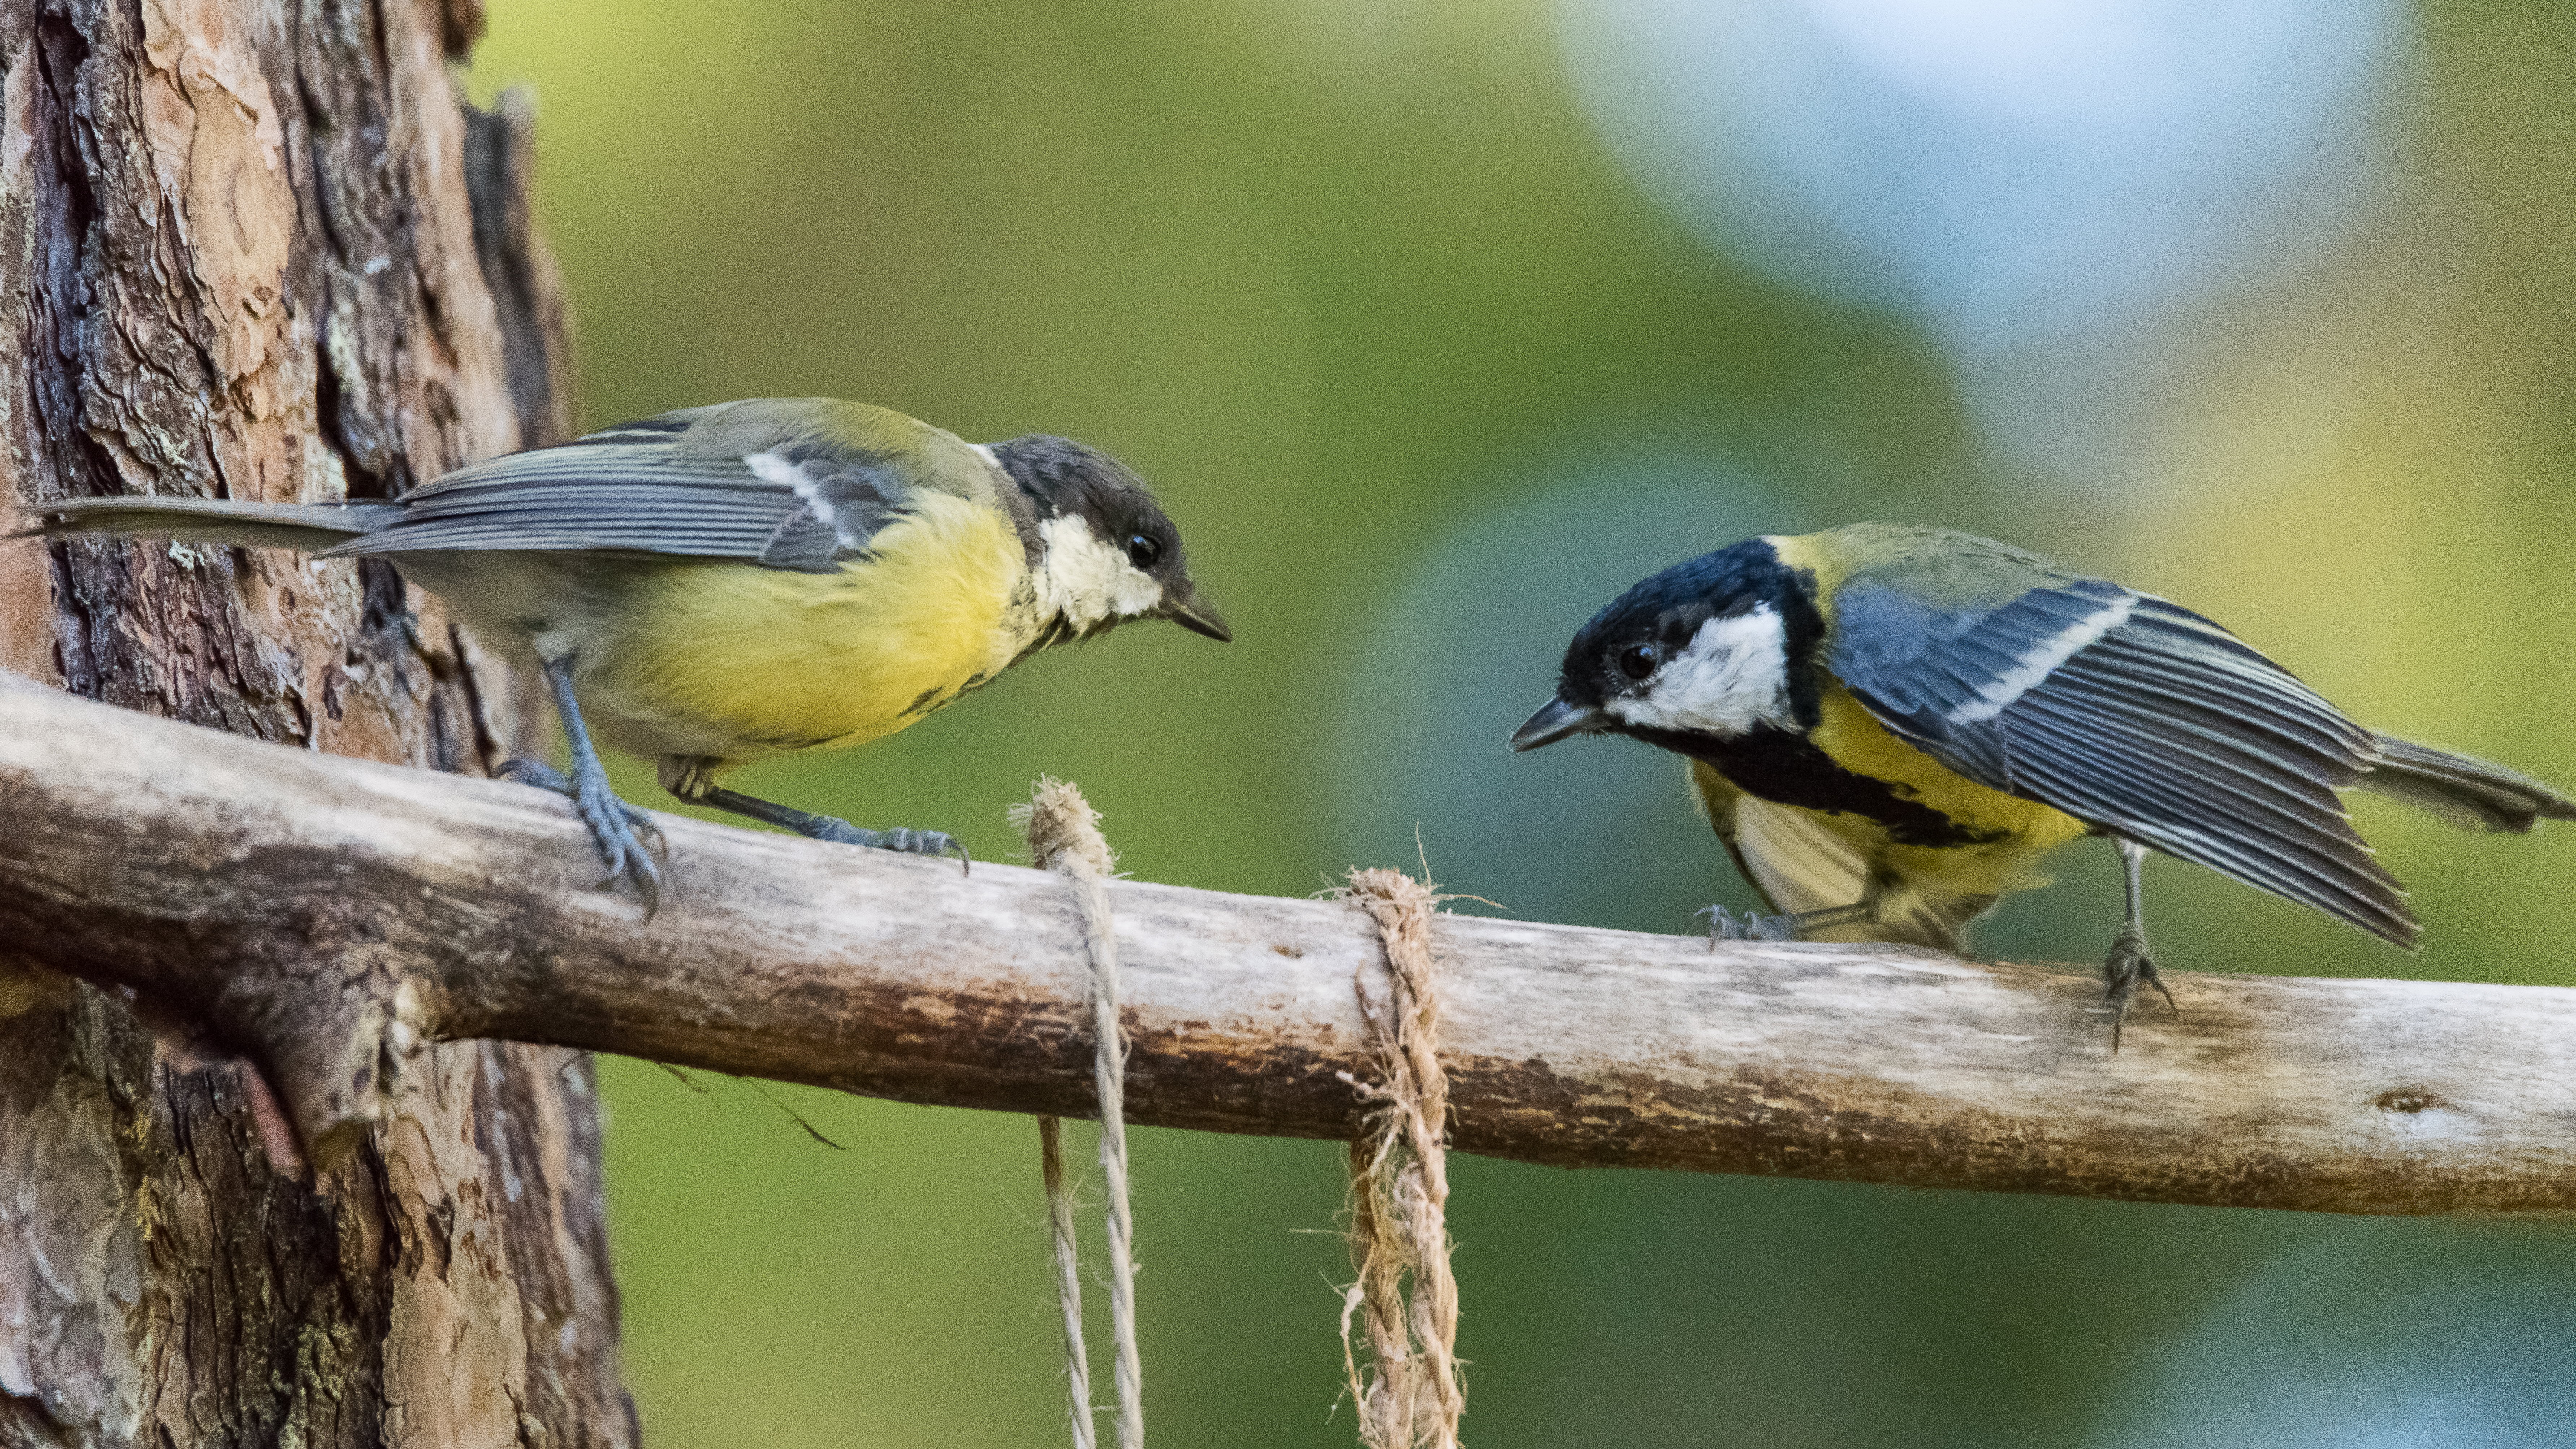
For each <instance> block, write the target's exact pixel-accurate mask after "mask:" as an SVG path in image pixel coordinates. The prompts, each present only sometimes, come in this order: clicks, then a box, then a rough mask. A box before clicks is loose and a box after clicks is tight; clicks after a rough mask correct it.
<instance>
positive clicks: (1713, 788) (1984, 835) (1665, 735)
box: [1511, 523, 2576, 1050]
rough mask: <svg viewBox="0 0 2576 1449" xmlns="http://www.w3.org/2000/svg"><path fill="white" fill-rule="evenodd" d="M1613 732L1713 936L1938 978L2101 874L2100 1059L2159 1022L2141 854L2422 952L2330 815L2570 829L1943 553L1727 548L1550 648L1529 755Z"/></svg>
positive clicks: (2386, 879)
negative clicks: (1725, 855) (1743, 901)
mask: <svg viewBox="0 0 2576 1449" xmlns="http://www.w3.org/2000/svg"><path fill="white" fill-rule="evenodd" d="M1575 734H1623V735H1628V736H1631V737H1633V738H1636V739H1641V740H1644V741H1646V742H1647V743H1649V744H1654V745H1659V746H1661V747H1663V748H1665V749H1667V750H1672V751H1674V752H1676V753H1678V754H1681V755H1684V756H1687V757H1688V758H1689V761H1690V764H1689V766H1688V774H1689V783H1690V789H1691V793H1692V795H1693V796H1694V798H1695V799H1696V801H1697V803H1698V805H1699V807H1700V809H1701V811H1702V812H1703V813H1704V814H1705V815H1706V816H1707V818H1708V821H1709V824H1710V825H1711V826H1712V827H1714V828H1715V830H1716V832H1717V835H1718V838H1719V839H1720V840H1722V841H1724V842H1725V843H1726V847H1727V850H1728V851H1729V853H1731V854H1732V855H1733V856H1734V858H1735V863H1736V866H1737V868H1738V869H1739V870H1741V871H1742V872H1743V874H1744V876H1745V878H1746V879H1747V880H1748V881H1750V882H1751V883H1752V884H1753V886H1754V887H1755V889H1756V890H1758V891H1760V892H1761V894H1762V897H1763V899H1764V900H1765V901H1766V902H1768V903H1769V905H1770V907H1771V909H1772V910H1774V911H1776V912H1779V913H1780V914H1777V915H1773V916H1770V917H1749V918H1747V919H1746V920H1745V921H1742V922H1738V921H1735V920H1734V919H1732V918H1731V917H1729V916H1728V915H1727V914H1726V913H1725V912H1723V911H1717V912H1714V915H1715V918H1716V922H1717V925H1716V929H1715V930H1714V931H1713V932H1712V936H1713V937H1720V938H1725V937H1734V938H1741V937H1745V936H1752V937H1758V938H1761V939H1768V940H1789V939H1795V938H1797V937H1800V936H1805V935H1811V934H1813V935H1819V936H1823V937H1825V938H1827V939H1840V940H1876V941H1898V942H1910V943H1913V944H1917V945H1926V946H1935V947H1939V948H1942V949H1945V950H1951V951H1958V950H1961V949H1963V947H1964V944H1965V942H1964V932H1965V928H1966V926H1967V924H1968V923H1969V922H1970V921H1971V920H1974V919H1975V918H1976V917H1977V916H1979V915H1981V914H1983V913H1984V912H1985V911H1986V910H1987V909H1988V908H1989V907H1991V906H1993V905H1994V903H1995V902H1996V900H1997V899H1998V898H2000V897H2001V896H2002V895H2003V894H2004V893H2005V892H2008V891H2014V890H2020V889H2024V888H2027V887H2030V886H2034V885H2042V884H2045V883H2046V882H2045V881H2044V880H2042V879H2041V878H2040V877H2039V876H2038V875H2037V874H2036V870H2035V868H2036V866H2037V864H2038V862H2039V860H2040V858H2041V857H2042V856H2044V855H2046V854H2047V853H2048V852H2050V851H2051V850H2053V849H2055V848H2056V847H2058V846H2060V845H2063V844H2065V843H2067V842H2069V841H2071V840H2074V839H2075V838H2077V837H2078V836H2084V835H2099V836H2107V837H2109V838H2110V840H2111V841H2112V842H2113V843H2114V844H2115V845H2116V846H2117V847H2118V848H2119V853H2120V859H2121V864H2122V866H2123V868H2124V870H2125V873H2126V879H2127V888H2128V889H2127V902H2128V904H2127V912H2126V916H2125V919H2124V920H2123V922H2122V924H2121V927H2120V932H2119V935H2118V936H2117V937H2116V938H2115V940H2114V942H2113V944H2112V947H2111V952H2110V956H2109V959H2108V960H2107V961H2106V963H2105V965H2104V971H2105V974H2106V976H2107V977H2108V989H2107V992H2106V999H2107V1000H2108V1001H2110V1002H2111V1003H2112V1004H2113V1008H2114V1016H2113V1023H2112V1045H2113V1048H2114V1049H2115V1050H2116V1049H2117V1047H2118V1045H2119V1028H2120V1023H2121V1021H2122V1020H2124V1019H2125V1017H2126V1015H2127V1012H2128V1007H2129V1003H2130V1000H2131V998H2133V997H2134V996H2135V995H2136V994H2137V992H2138V991H2139V989H2140V988H2141V987H2148V986H2151V987H2154V988H2155V989H2156V990H2158V991H2160V992H2163V993H2164V996H2165V999H2166V1001H2167V1002H2168V1003H2171V1001H2172V999H2173V994H2172V992H2171V991H2169V990H2167V989H2166V987H2165V985H2164V983H2163V981H2162V980H2161V979H2160V978H2159V976H2158V973H2157V970H2156V963H2155V959H2154V958H2153V957H2152V956H2150V955H2149V954H2148V951H2147V941H2146V933H2145V930H2144V927H2143V926H2142V924H2141V922H2140V901H2139V878H2138V877H2139V867H2140V865H2141V863H2142V862H2143V861H2144V859H2145V856H2146V852H2147V851H2148V850H2149V849H2155V850H2161V851H2164V852H2166V853H2167V854H2170V855H2175V856H2179V857H2180V858H2182V859H2184V860H2188V861H2193V862H2196V863H2198V864H2201V865H2205V866H2208V867H2209V868H2210V869H2212V870H2216V871H2218V872H2220V873H2221V874H2224V875H2227V876H2231V877H2233V878H2234V879H2236V880H2240V881H2243V882H2244V883H2246V884H2247V885H2251V886H2257V887H2260V888H2262V889H2264V890H2267V891H2271V892H2273V893H2274V894H2276V895H2281V896H2285V897H2287V898H2289V899H2291V900H2294V901H2297V902H2299V903H2301V904H2302V905H2308V906H2313V907H2315V908H2316V909H2318V910H2320V911H2323V912H2325V913H2326V914H2327V915H2330V916H2333V917H2335V918H2336V919H2338V920H2341V921H2346V922H2349V923H2351V924H2352V925H2355V926H2358V927H2360V928H2361V929H2362V930H2365V931H2368V932H2370V933H2371V934H2373V935H2375V936H2379V937H2381V938H2382V939H2384V940H2387V941H2391V942H2393V943H2395V944H2397V945H2399V946H2401V947H2406V948H2408V949H2412V948H2413V947H2414V945H2415V941H2416V937H2417V935H2418V934H2419V933H2420V930H2421V928H2420V927H2419V926H2418V925H2417V924H2416V921H2415V918H2414V916H2413V915H2411V914H2410V913H2409V912H2408V911H2407V909H2406V904H2405V901H2404V892H2403V891H2402V890H2401V889H2400V888H2399V886H2398V884H2397V881H2396V880H2395V878H2394V877H2392V876H2390V875H2389V874H2388V872H2387V871H2385V870H2383V869H2381V868H2380V866H2379V865H2378V864H2377V863H2376V862H2374V861H2373V860H2372V859H2371V856H2370V849H2369V847H2368V846H2366V845H2364V844H2363V843H2362V839H2361V837H2360V835H2359V834H2358V833H2356V832H2355V831H2354V830H2353V827H2352V822H2351V820H2350V819H2349V818H2348V817H2347V816H2346V815H2345V813H2344V810H2343V806H2342V803H2341V801H2340V799H2339V797H2338V792H2339V791H2341V790H2343V789H2345V788H2347V787H2353V786H2358V787H2359V788H2361V789H2364V790H2369V791H2371V792H2373V793H2376V794H2380V795H2385V796H2388V797H2389V798H2391V799H2395V800H2400V801H2404V802H2405V803H2407V804H2409V805H2416V806H2421V807H2423V808H2425V809H2427V810H2431V811H2433V812H2434V813H2436V814H2439V815H2442V816H2444V817H2446V818H2448V819H2451V820H2453V821H2456V822H2459V823H2462V824H2468V825H2482V826H2484V827H2486V828H2487V829H2489V830H2512V831H2526V830H2529V829H2530V828H2531V826H2532V823H2533V821H2534V820H2536V819H2538V818H2539V817H2542V816H2546V817H2548V818H2550V819H2553V820H2567V819H2576V802H2570V801H2569V800H2567V799H2566V798H2565V797H2563V796H2561V795H2560V794H2558V792H2556V791H2554V790H2552V789H2550V788H2549V787H2548V786H2545V785H2542V784H2540V783H2538V782H2536V781H2533V780H2529V779H2526V778H2524V777H2523V776H2521V775H2517V774H2514V773H2513V772H2511V771H2509V770H2504V769H2500V768H2498V767H2496V766H2494V765H2490V764H2486V763H2484V762H2482V761H2479V760H2472V759H2468V758H2466V757H2464V756H2460V755H2454V754H2449V753H2446V752H2444V751H2441V750H2435V749H2428V748H2426V747H2425V746H2422V745H2416V744H2409V743H2407V742H2406V741H2404V740H2398V739H2391V738H2389V737H2388V736H2386V735H2381V734H2375V733H2373V732H2372V731H2370V730H2367V729H2364V728H2363V727H2361V726H2360V725H2358V724H2355V723H2354V722H2353V721H2352V720H2351V719H2349V718H2348V717H2346V716H2345V715H2344V714H2343V712H2342V711H2340V710H2338V709H2336V708H2335V707H2334V706H2333V705H2331V704H2328V703H2327V702H2326V701H2325V700H2324V699H2322V698H2320V697H2319V696H2318V695H2317V694H2316V693H2315V692H2314V691H2313V690H2310V689H2309V688H2308V687H2307V686H2306V685H2304V684H2301V683H2300V682H2299V681H2298V680H2297V679H2295V678H2293V677H2292V676H2291V675H2290V674H2289V672H2288V671H2286V670H2284V669H2282V668H2281V667H2280V666H2279V665H2277V664H2274V663H2273V662H2272V661H2271V660H2269V659H2266V658H2264V657H2263V656H2262V655H2261V654H2258V653H2256V652H2255V651H2254V650H2253V649H2252V648H2250V647H2248V646H2247V645H2245V644H2243V643H2241V642H2239V641H2238V640H2237V638H2236V637H2235V636H2234V635H2232V634H2230V633H2228V632H2227V631H2226V630H2225V629H2222V628H2220V627H2219V626H2218V625H2216V624H2213V623H2211V622H2210V621H2209V620H2207V619H2204V618H2202V617H2201V616H2199V615H2198V614H2194V613H2192V612H2190V611H2189V610H2186V609H2183V608H2179V607H2177V606H2175V605H2173V604H2170V603H2167V602H2165V601H2164V600H2162V599H2159V598H2156V597H2154V596H2152V595H2148V594H2141V593H2139V592H2137V591H2136V590H2134V589H2128V588H2124V587H2122V586H2121V585H2119V584H2115V583H2112V582H2110V581H2109V580H2107V579H2095V578H2086V577H2084V576H2082V575H2079V574H2075V573H2072V572H2069V571H2068V570H2065V569H2062V568H2059V567H2058V566H2056V565H2055V564H2052V563H2050V562H2049V561H2047V560H2046V559H2043V558H2040V557H2039V556H2037V555H2035V554H2031V553H2026V552H2024V551H2023V550H2021V549H2017V548H2013V547H2010V546H2008V545H2005V544H2000V543H1996V542H1993V541H1992V540H1989V539H1983V538H1975V537H1971V536H1970V535H1968V534H1964V533H1954V532H1951V531H1949V530H1947V529H1939V528H1926V527H1920V526H1915V525H1909V524H1894V523H1860V524H1853V525H1851V526H1850V527H1847V528H1837V529H1831V530H1828V531H1826V532H1823V533H1811V534H1806V535H1802V536H1797V537H1782V536H1768V537H1762V538H1751V539H1746V540H1745V541H1743V542H1742V543H1738V544H1735V545H1733V546H1732V547H1729V548H1724V549H1720V550H1718V551H1717V552H1715V553H1711V554H1706V555H1703V556H1701V557H1699V558H1696V559H1693V560H1691V561H1690V562H1688V563H1684V564H1679V565H1676V566H1674V567H1672V568H1669V569H1666V570H1665V571H1664V572H1662V573H1659V574H1657V575H1655V576H1654V577H1652V578H1650V579H1647V580H1646V581H1645V582H1643V583H1640V584H1638V585H1637V586H1636V587H1634V588H1632V589H1630V590H1628V592H1626V593H1624V594H1622V595H1620V596H1619V597H1618V598H1617V599H1616V600H1614V601H1612V602H1611V603H1610V605H1609V606H1608V607H1606V608H1604V609H1603V610H1602V611H1601V612H1600V613H1598V614H1596V615H1594V616H1593V617H1592V620H1591V622H1590V623H1587V624H1585V625H1584V626H1583V629H1582V631H1581V632H1579V633H1577V634H1576V635H1575V636H1574V642H1573V643H1572V644H1571V645H1570V646H1568V647H1567V649H1566V651H1565V662H1564V665H1563V669H1562V673H1561V675H1560V678H1559V680H1558V683H1557V690H1556V697H1555V698H1554V699H1552V700H1550V701H1549V702H1548V703H1547V704H1546V705H1544V706H1542V707H1541V708H1540V709H1539V711H1538V712H1537V713H1536V714H1534V715H1531V716H1530V718H1529V720H1528V722H1527V723H1525V724H1523V725H1522V726H1521V727H1520V729H1519V731H1518V732H1517V733H1515V734H1514V735H1513V736H1512V739H1511V745H1512V748H1513V749H1515V750H1529V749H1536V748H1537V747H1539V746H1541V745H1544V744H1548V743H1551V742H1553V741H1556V740H1560V739H1564V738H1565V737H1567V736H1568V735H1575Z"/></svg>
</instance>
